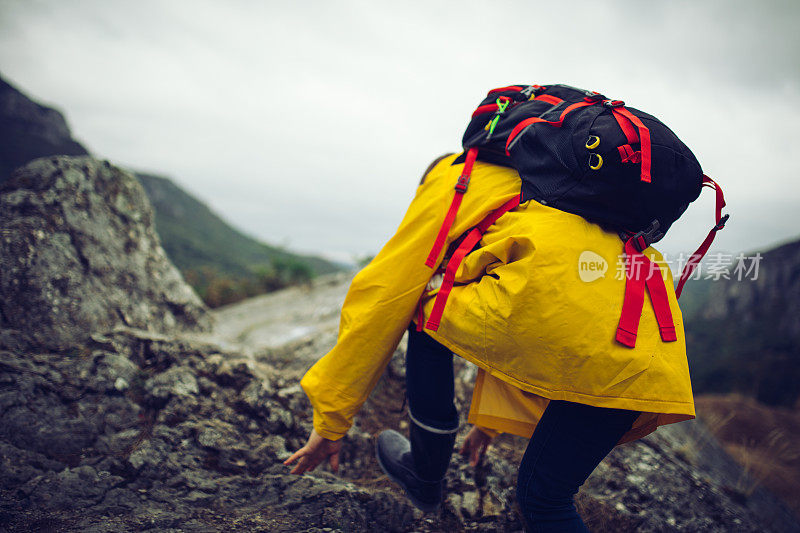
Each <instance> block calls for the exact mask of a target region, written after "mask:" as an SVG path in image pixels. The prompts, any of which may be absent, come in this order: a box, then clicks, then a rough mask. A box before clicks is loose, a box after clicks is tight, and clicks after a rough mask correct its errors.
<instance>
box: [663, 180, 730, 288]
mask: <svg viewBox="0 0 800 533" xmlns="http://www.w3.org/2000/svg"><path fill="white" fill-rule="evenodd" d="M703 187H708V188H709V189H714V191H715V192H716V208H715V221H716V222H715V224H714V226H713V227H712V228H711V230H710V231H709V232H708V235H707V236H706V238H705V240H704V241H703V244H701V245H700V247H699V248H698V249H697V250H695V252H694V253H693V254H692V256H691V257H690V258H689V261H687V262H686V266H684V267H683V272H681V279H680V281H678V287H677V288H676V289H675V295H676V296H677V297H678V298H680V297H681V292H682V291H683V285H684V284H685V283H686V280H688V279H689V276H691V275H692V272H694V269H695V268H696V267H697V264H698V263H699V262H700V260H701V259H702V258H703V256H704V255H706V252H708V249H709V247H711V243H712V242H714V237H716V236H717V232H718V231H719V230H721V229H722V228H724V227H725V223H726V222H728V218H729V217H730V215H728V214H725V215H723V214H722V208H723V207H725V196H724V195H723V194H722V188H721V187H720V186H719V184H718V183H717V182H716V181H714V180H712V179H711V178H709V177H708V176H706V175H705V174H703Z"/></svg>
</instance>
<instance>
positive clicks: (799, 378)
mask: <svg viewBox="0 0 800 533" xmlns="http://www.w3.org/2000/svg"><path fill="white" fill-rule="evenodd" d="M750 255H751V256H752V255H754V254H750ZM691 285H692V282H690V283H689V284H687V287H688V286H691ZM693 296H694V299H693V300H691V301H690V302H689V303H690V305H689V306H688V307H687V308H685V311H686V312H685V313H684V315H685V324H686V339H687V348H688V351H689V363H690V367H691V371H692V382H693V385H694V388H695V391H696V392H718V393H721V392H731V391H735V392H740V393H743V394H746V395H748V396H753V397H755V398H757V399H758V400H759V401H761V402H764V403H766V404H769V405H784V406H792V405H794V404H795V402H796V401H797V399H798V388H797V383H798V382H800V241H795V242H792V243H788V244H785V245H783V246H780V247H778V248H775V249H772V250H768V251H766V252H761V261H760V264H759V272H758V277H757V279H755V280H753V279H743V280H741V281H740V280H737V279H735V277H734V276H731V279H730V280H720V281H715V282H708V281H706V282H705V283H702V284H700V285H699V286H698V287H697V288H696V290H693ZM681 300H683V298H681ZM681 303H682V306H683V301H682V302H681Z"/></svg>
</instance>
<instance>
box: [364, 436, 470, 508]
mask: <svg viewBox="0 0 800 533" xmlns="http://www.w3.org/2000/svg"><path fill="white" fill-rule="evenodd" d="M410 436H411V440H410V441H409V439H407V438H405V437H404V436H403V435H401V434H400V433H398V432H397V431H394V430H391V429H389V430H386V431H383V432H382V433H381V434H380V435H378V441H377V443H376V445H375V451H376V455H377V457H378V464H379V465H380V467H381V470H383V471H384V472H385V473H386V475H387V476H389V477H390V478H391V479H392V480H393V481H395V482H396V483H397V484H398V485H400V486H401V487H403V490H405V492H406V494H407V495H408V498H409V499H410V500H411V503H413V504H414V505H415V506H416V507H417V508H419V509H421V510H423V511H425V512H434V511H436V510H438V509H439V506H440V505H441V503H442V499H443V497H444V484H445V483H444V475H445V473H446V472H447V467H448V466H449V464H450V456H451V455H452V453H453V445H454V444H455V440H456V434H455V433H433V432H431V431H427V430H425V429H422V428H421V427H419V426H417V425H416V424H414V423H413V422H412V423H411V430H410Z"/></svg>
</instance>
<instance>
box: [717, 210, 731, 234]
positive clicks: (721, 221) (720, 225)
mask: <svg viewBox="0 0 800 533" xmlns="http://www.w3.org/2000/svg"><path fill="white" fill-rule="evenodd" d="M730 217H731V216H730V215H729V214H728V213H725V214H724V215H722V218H720V219H719V222H717V224H716V225H715V226H714V229H715V230H717V231H719V230H721V229H722V228H724V227H725V223H726V222H728V219H729V218H730Z"/></svg>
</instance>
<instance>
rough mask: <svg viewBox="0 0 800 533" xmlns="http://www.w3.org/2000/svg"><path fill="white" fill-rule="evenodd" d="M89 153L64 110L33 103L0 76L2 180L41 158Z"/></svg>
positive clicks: (0, 172) (0, 176)
mask: <svg viewBox="0 0 800 533" xmlns="http://www.w3.org/2000/svg"><path fill="white" fill-rule="evenodd" d="M87 153H88V152H87V151H86V149H85V148H84V147H83V146H81V144H80V143H78V142H77V141H75V140H73V139H72V134H71V133H70V131H69V126H67V122H66V121H65V120H64V116H63V115H62V114H61V113H59V112H58V111H57V110H55V109H53V108H50V107H46V106H43V105H41V104H37V103H36V102H33V101H32V100H30V99H29V98H28V97H27V96H25V95H24V94H22V93H21V92H20V91H19V90H17V89H16V88H14V87H13V86H11V85H10V84H9V83H8V82H6V81H5V80H3V79H2V78H0V183H2V182H3V181H4V180H5V179H6V178H7V177H8V176H9V175H10V174H11V171H12V170H13V169H15V168H16V167H18V166H21V165H24V164H25V163H27V162H28V161H31V160H33V159H36V158H38V157H44V156H50V155H86V154H87Z"/></svg>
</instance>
